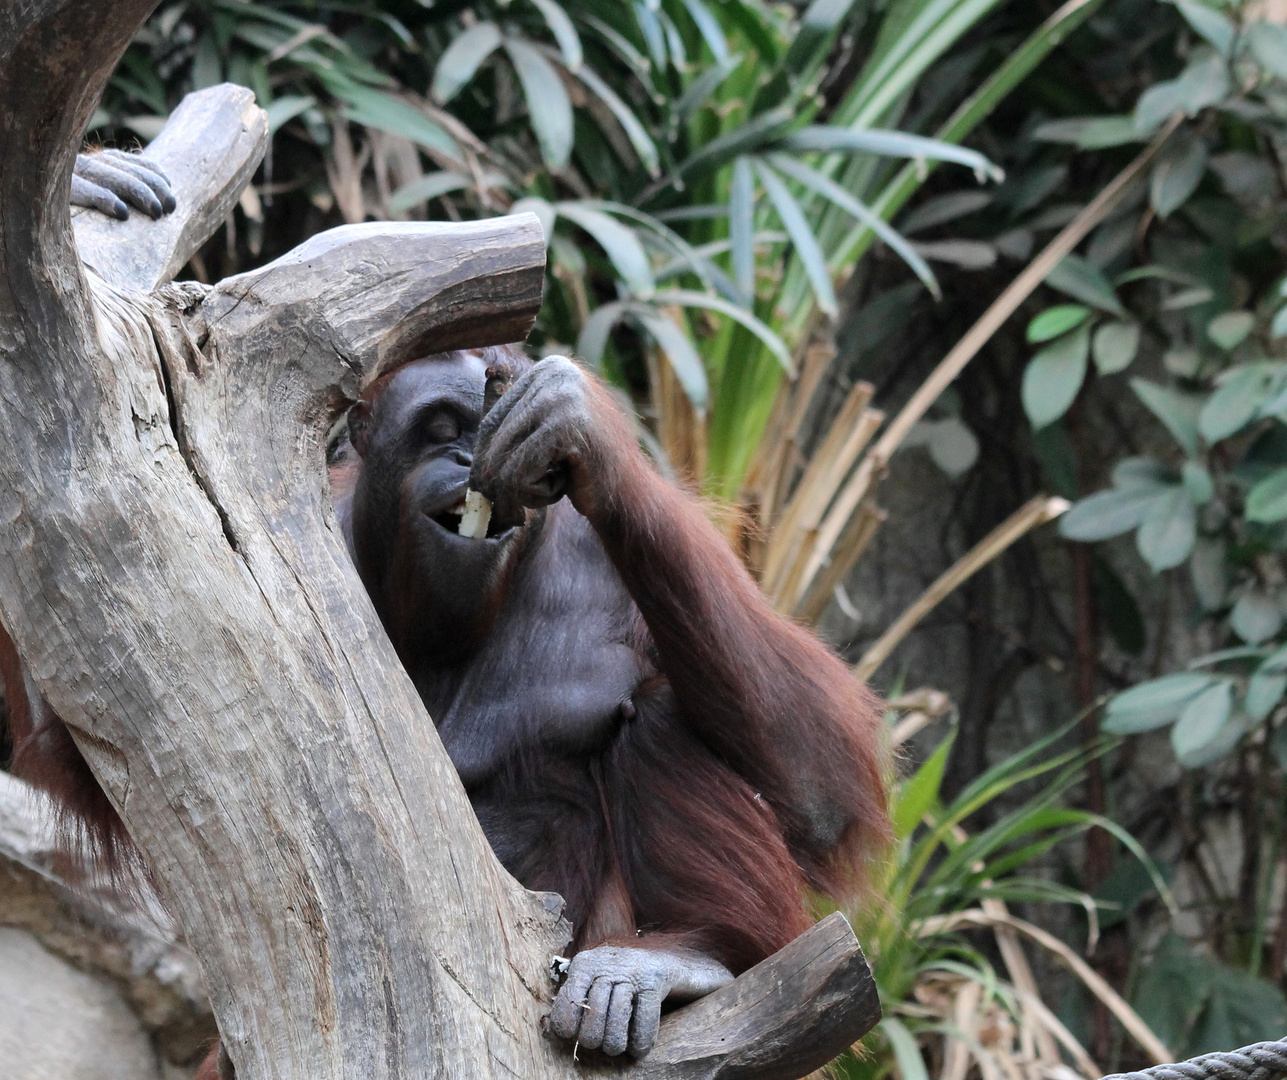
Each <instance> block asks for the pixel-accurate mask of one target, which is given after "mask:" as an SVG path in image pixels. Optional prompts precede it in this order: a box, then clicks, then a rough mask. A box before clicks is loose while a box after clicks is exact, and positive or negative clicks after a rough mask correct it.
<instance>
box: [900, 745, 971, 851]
mask: <svg viewBox="0 0 1287 1080" xmlns="http://www.w3.org/2000/svg"><path fill="white" fill-rule="evenodd" d="M954 738H955V736H954V735H951V736H948V738H946V739H944V740H943V741H942V742H941V743H939V744H938V746H937V747H936V748H935V750H934V752H933V753H932V754H930V756H929V757H927V758H926V759H925V761H924V763H923V764H922V765H921V766H920V768H918V769H917V770H916V771H915V772H914V773H912V775H911V776H909V777H908V778H907V779H906V780H904V781H903V782H902V783H901V784H899V785H898V789H897V796H896V798H895V801H894V807H893V813H892V814H891V817H892V818H893V823H894V836H895V838H896V839H898V840H905V839H907V837H909V836H911V835H912V833H913V832H914V831H915V830H916V826H917V825H919V824H920V822H921V819H922V818H923V817H924V816H925V815H926V814H927V813H929V811H930V809H931V808H932V807H933V806H934V804H935V803H936V802H938V794H939V790H940V788H941V787H942V784H943V773H944V771H945V770H946V768H947V758H948V754H949V753H950V752H951V749H952V742H953V740H954Z"/></svg>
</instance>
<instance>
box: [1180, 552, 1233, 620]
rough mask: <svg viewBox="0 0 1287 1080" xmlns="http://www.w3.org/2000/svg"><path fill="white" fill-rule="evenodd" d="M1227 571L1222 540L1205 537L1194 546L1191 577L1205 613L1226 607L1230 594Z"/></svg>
mask: <svg viewBox="0 0 1287 1080" xmlns="http://www.w3.org/2000/svg"><path fill="white" fill-rule="evenodd" d="M1226 569H1227V568H1226V566H1225V547H1224V542H1223V541H1222V540H1210V539H1207V538H1205V537H1203V538H1201V539H1199V540H1198V542H1197V543H1196V544H1194V545H1193V554H1192V555H1191V556H1190V557H1189V576H1190V577H1191V578H1192V579H1193V591H1194V593H1195V594H1196V595H1197V598H1198V604H1199V605H1200V606H1201V608H1202V610H1203V611H1205V612H1208V613H1211V612H1215V611H1219V610H1220V609H1221V608H1222V607H1224V604H1225V599H1226V598H1227V596H1228V593H1229V583H1228V580H1227V577H1226Z"/></svg>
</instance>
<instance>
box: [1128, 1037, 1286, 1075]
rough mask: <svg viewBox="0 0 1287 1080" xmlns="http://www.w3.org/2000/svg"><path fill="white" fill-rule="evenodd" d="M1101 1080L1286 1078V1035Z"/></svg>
mask: <svg viewBox="0 0 1287 1080" xmlns="http://www.w3.org/2000/svg"><path fill="white" fill-rule="evenodd" d="M1103 1080H1287V1039H1279V1040H1278V1041H1277V1042H1262V1043H1256V1044H1255V1045H1253V1046H1244V1047H1243V1048H1242V1049H1241V1050H1233V1051H1231V1052H1230V1053H1227V1054H1225V1053H1216V1054H1203V1055H1202V1056H1201V1057H1195V1058H1192V1059H1191V1060H1189V1061H1180V1062H1177V1063H1176V1064H1174V1065H1154V1066H1153V1067H1152V1068H1151V1069H1141V1070H1140V1071H1139V1072H1128V1073H1114V1074H1113V1075H1112V1076H1105V1077H1104V1078H1103Z"/></svg>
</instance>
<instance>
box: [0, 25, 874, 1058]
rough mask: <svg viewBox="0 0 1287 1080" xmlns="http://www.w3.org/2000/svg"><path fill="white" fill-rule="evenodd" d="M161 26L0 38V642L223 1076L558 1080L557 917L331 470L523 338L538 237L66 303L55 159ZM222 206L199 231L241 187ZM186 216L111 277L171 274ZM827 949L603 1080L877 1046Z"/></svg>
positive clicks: (854, 981)
mask: <svg viewBox="0 0 1287 1080" xmlns="http://www.w3.org/2000/svg"><path fill="white" fill-rule="evenodd" d="M152 5H153V0H19V2H18V3H17V4H12V5H8V6H7V7H4V8H3V9H0V131H2V132H3V133H4V136H5V137H4V139H3V140H0V155H2V157H0V396H3V399H4V401H5V402H6V408H5V409H3V410H0V619H2V620H3V622H4V624H5V625H6V626H7V627H8V629H9V630H10V632H11V634H12V636H13V638H14V640H15V642H16V643H17V645H18V648H19V650H20V652H21V653H22V655H23V657H24V659H25V660H26V661H27V662H28V663H29V665H30V666H31V670H32V673H33V677H34V678H35V679H36V681H37V683H38V684H39V686H40V687H41V689H42V691H43V692H44V693H45V695H46V696H47V697H48V698H49V700H50V702H51V704H52V705H53V707H54V708H55V709H56V710H57V711H58V712H59V714H60V715H62V716H63V717H64V718H65V719H66V720H67V721H68V723H69V725H70V727H71V729H72V731H73V734H74V736H75V737H76V739H77V742H78V744H79V745H80V746H81V748H82V750H83V752H84V753H85V756H86V759H87V760H88V761H89V763H90V765H91V767H92V768H93V770H94V772H95V774H96V776H97V777H98V778H99V780H100V782H101V783H102V784H103V785H104V788H105V789H106V790H107V792H108V794H109V795H110V797H111V798H112V800H113V802H114V803H115V805H116V806H117V808H118V809H119V811H120V813H121V815H122V818H123V819H124V821H125V823H126V825H127V826H128V828H129V830H130V832H131V834H132V835H133V837H134V838H135V840H136V842H137V843H138V844H139V846H140V848H141V850H142V851H143V853H144V855H145V857H146V859H147V861H148V864H149V866H150V868H151V870H152V873H153V875H154V877H155V879H156V881H157V882H158V884H159V886H160V888H161V890H162V893H163V895H164V897H165V899H166V901H167V904H168V906H169V908H170V910H171V911H172V912H173V913H174V915H175V916H176V918H177V919H178V921H179V923H180V925H181V927H182V929H183V932H184V935H185V937H186V938H187V940H188V942H189V943H190V944H191V945H192V947H193V949H194V951H195V952H196V954H197V955H198V956H199V957H200V959H201V962H202V965H203V967H204V970H205V975H206V979H207V983H208V985H209V988H210V991H211V996H212V1004H213V1006H214V1011H215V1015H216V1018H217V1020H218V1023H219V1027H220V1031H221V1033H222V1035H223V1038H224V1042H225V1046H226V1047H227V1050H228V1052H229V1055H230V1057H231V1059H232V1061H233V1063H234V1065H235V1066H236V1070H237V1075H238V1077H240V1080H261V1078H281V1080H306V1078H307V1080H340V1078H341V1077H345V1078H347V1077H356V1076H360V1077H362V1078H364V1080H386V1078H387V1080H428V1078H429V1077H435V1078H447V1080H454V1078H466V1077H467V1078H470V1080H473V1078H477V1077H505V1076H521V1077H524V1078H529V1080H545V1078H551V1080H553V1078H559V1080H564V1078H571V1077H573V1076H577V1075H581V1074H583V1073H584V1072H585V1071H587V1067H583V1066H581V1065H578V1064H576V1063H575V1062H573V1061H572V1059H571V1058H570V1056H569V1054H568V1052H567V1048H566V1047H564V1046H561V1045H555V1044H554V1043H553V1042H551V1041H550V1040H547V1039H546V1038H544V1037H543V1035H542V1034H541V1020H542V1018H543V1016H544V1014H545V1012H547V1011H548V1001H549V998H550V995H551V992H552V984H551V983H550V981H549V977H548V974H547V965H548V960H549V957H550V955H551V954H552V953H553V952H554V951H557V950H558V949H560V948H561V947H562V946H563V944H564V942H565V941H566V938H567V927H566V924H565V923H562V922H561V920H560V919H559V908H560V906H561V905H560V902H559V901H558V899H557V898H553V897H549V896H545V895H537V894H532V893H528V892H526V891H525V890H523V889H521V888H520V887H519V886H518V885H517V883H516V882H514V881H513V879H512V878H510V877H509V876H508V875H507V874H506V873H505V872H504V871H503V869H501V867H500V866H499V864H498V863H497V861H496V859H495V857H494V856H493V854H492V852H491V850H490V848H489V847H488V845H487V842H486V839H485V838H484V836H483V834H482V831H481V829H480V828H479V826H478V823H477V820H476V819H475V817H474V815H473V812H472V810H471V808H470V805H469V801H468V798H467V797H466V795H465V792H464V790H463V788H462V786H461V784H460V782H459V778H458V777H457V776H456V773H455V770H454V768H453V767H452V765H451V762H450V760H449V759H448V758H447V755H446V753H445V751H444V750H443V747H442V744H441V742H440V741H439V739H438V738H437V735H436V732H435V731H434V728H433V724H432V722H431V721H430V720H429V718H428V716H427V715H426V714H425V711H424V707H423V705H422V704H421V702H420V700H419V697H418V696H417V694H416V692H415V689H414V687H413V686H412V685H411V682H410V680H409V679H408V678H407V676H406V674H405V672H404V671H403V670H402V668H401V666H400V665H399V664H398V662H397V658H396V655H395V654H394V651H393V648H392V646H391V645H390V643H389V641H388V638H387V636H386V635H385V634H384V632H383V630H382V628H381V626H380V624H379V621H378V619H377V617H376V615H375V613H374V611H373V609H372V607H371V604H370V602H369V600H368V598H367V597H366V594H365V592H364V590H363V589H362V586H361V583H360V581H359V580H358V578H357V575H356V573H355V571H354V569H353V567H352V564H351V562H350V561H349V558H348V555H347V552H346V551H345V548H344V545H343V542H342V540H341V538H340V535H339V530H338V528H337V527H336V522H335V518H334V512H333V509H332V507H331V503H330V498H329V491H328V488H327V483H326V477H325V467H324V461H323V454H322V450H321V445H322V439H323V433H324V431H325V430H326V428H327V426H328V425H329V423H330V422H331V420H332V418H333V417H334V416H335V415H336V414H337V412H338V410H339V409H341V408H342V407H343V406H344V405H345V404H346V403H347V402H348V401H350V400H352V398H353V396H354V395H355V394H356V393H357V392H359V390H360V389H361V388H362V387H363V386H365V385H366V384H367V383H368V382H369V381H370V380H372V379H373V378H376V377H378V375H380V374H381V373H383V372H384V371H386V370H389V369H390V368H391V367H393V366H395V365H397V364H398V363H401V362H403V361H405V360H407V359H410V358H412V357H414V356H416V355H419V354H422V353H425V352H431V351H436V350H440V349H444V348H449V347H452V346H460V345H485V344H491V343H499V342H504V341H512V340H516V339H519V338H522V337H523V336H525V334H526V331H527V328H528V327H529V326H530V324H531V321H532V319H533V318H534V316H535V313H536V310H537V307H538V306H539V303H540V293H541V283H542V278H543V266H544V244H543V238H542V236H541V232H540V228H539V225H538V223H537V222H536V221H535V219H534V218H532V217H530V216H523V215H520V216H517V217H510V218H501V219H493V220H490V221H484V222H477V223H471V224H465V225H442V224H401V225H384V224H380V225H365V226H349V227H346V228H342V229H338V230H333V231H331V232H329V233H325V234H322V235H321V236H319V237H315V238H314V239H312V240H310V241H309V242H308V243H306V244H304V245H302V246H301V247H300V248H299V249H297V250H296V251H294V252H292V253H290V254H289V255H287V256H285V257H284V258H282V259H280V260H278V261H277V262H275V263H273V264H270V265H269V266H267V267H264V268H262V269H260V270H257V271H254V272H252V273H250V274H245V275H240V276H239V277H236V278H232V279H229V280H228V281H226V282H223V283H221V284H220V285H219V286H217V287H215V288H213V289H212V288H208V287H205V286H200V285H195V284H191V283H187V284H176V285H168V286H163V287H161V288H160V289H158V290H156V291H155V292H154V293H152V294H150V295H147V294H141V293H137V292H133V291H129V290H124V291H123V290H122V289H121V288H118V287H117V286H116V285H114V284H112V283H111V282H107V281H103V280H101V279H99V278H97V277H95V276H93V275H89V276H86V275H85V274H84V273H83V271H82V268H81V264H80V262H79V260H78V258H77V255H76V251H75V249H74V247H73V242H72V231H71V227H70V219H69V214H68V210H67V189H68V186H69V181H70V167H71V160H72V155H73V154H74V151H75V149H76V139H77V138H78V136H79V132H80V131H81V129H82V127H83V124H84V122H85V120H86V118H87V117H88V115H89V111H90V109H92V107H93V105H94V103H95V100H96V98H97V95H98V93H99V91H100V90H101V86H102V83H103V81H104V80H105V78H106V75H107V72H108V71H109V70H110V67H111V65H112V63H113V62H114V61H115V59H116V57H117V56H118V55H119V54H120V52H121V51H122V50H123V48H124V46H125V44H126V42H127V41H128V38H129V35H130V33H131V32H132V31H133V29H134V28H135V27H136V26H137V25H138V23H139V22H140V21H141V20H142V18H143V17H144V16H145V15H146V14H147V12H148V11H149V10H150V8H151V7H152ZM51 118H55V119H52V120H51ZM253 128H254V119H253V116H252V117H251V120H250V122H249V123H248V124H247V125H246V130H247V131H251V130H253ZM164 138H165V136H164V135H163V136H162V137H161V138H160V139H158V142H162V140H164ZM251 143H253V140H251ZM234 144H235V145H240V146H243V147H244V146H246V145H247V143H246V140H245V139H242V140H240V141H237V140H234ZM163 145H165V144H164V143H163ZM175 146H176V152H177V153H179V154H180V156H181V154H182V151H181V147H179V146H178V144H177V143H176V144H175ZM229 152H230V153H232V152H233V151H229ZM245 160H248V159H245ZM243 166H244V161H243ZM222 175H223V176H225V177H230V178H231V179H225V180H224V181H221V182H218V183H212V184H210V185H208V188H207V190H208V192H209V194H208V195H207V198H208V200H209V202H208V206H211V207H216V208H217V207H218V206H221V205H223V204H224V202H226V201H227V200H229V199H232V198H235V197H236V190H237V188H236V183H237V180H236V178H237V177H239V176H241V177H244V176H248V171H246V169H245V168H244V167H240V166H239V167H237V168H232V167H229V168H228V169H225V170H224V172H223V173H222ZM242 182H244V180H243V181H242ZM207 208H208V207H207V203H201V202H192V203H189V204H188V205H187V206H186V207H184V208H182V209H181V212H182V213H183V214H184V215H186V216H185V218H184V222H182V223H176V227H175V228H174V229H172V230H171V231H170V233H168V234H167V235H169V236H170V239H168V240H165V241H164V242H163V243H160V244H158V245H157V246H156V248H155V250H154V251H153V254H152V255H150V256H149V258H148V259H146V260H142V261H141V262H139V263H137V264H132V265H131V266H129V267H128V273H123V274H122V276H121V277H120V278H119V279H118V280H119V282H123V283H126V284H134V283H138V282H140V281H149V280H163V279H164V278H165V277H166V276H167V274H169V273H171V272H173V269H174V267H175V264H176V261H178V260H181V259H183V258H186V254H185V253H184V249H185V247H186V246H189V245H191V244H193V243H199V242H200V240H199V239H196V237H198V236H199V234H200V233H201V231H202V229H203V228H207V227H210V225H211V223H212V222H217V217H216V215H215V213H213V212H206V211H207ZM193 222H204V223H205V224H204V225H202V226H201V227H196V226H193V225H192V223H193ZM117 236H118V237H120V238H124V237H126V236H127V234H126V233H125V232H123V231H121V232H118V233H117ZM202 239H204V237H202ZM118 242H119V241H118ZM96 250H97V251H98V254H97V255H96V256H95V258H97V259H98V261H99V262H100V263H103V262H108V263H110V261H111V259H112V255H111V249H110V246H100V247H99V248H98V249H96ZM87 251H88V247H87ZM121 265H122V266H123V267H124V266H125V262H124V260H123V261H122V263H121ZM109 272H110V271H109ZM840 922H842V920H841V921H840ZM840 922H837V921H835V920H831V921H828V922H824V923H823V924H822V926H821V927H820V928H818V929H815V931H814V932H813V934H811V935H805V937H803V938H801V939H800V940H799V941H798V942H797V943H793V945H792V946H789V947H788V948H787V949H786V950H783V952H782V953H780V954H778V956H776V957H773V958H771V959H770V960H769V961H766V963H765V964H764V965H761V966H760V967H758V968H756V969H755V970H754V971H752V972H748V973H747V974H746V975H744V976H743V977H742V978H741V979H739V980H737V981H736V982H735V983H734V984H733V985H732V986H731V987H729V988H726V989H725V990H722V991H720V992H719V993H718V994H715V995H712V996H711V997H710V998H708V999H705V1000H703V1001H702V1002H698V1003H696V1004H694V1005H692V1006H689V1007H688V1008H687V1009H684V1010H681V1011H680V1012H678V1013H676V1014H675V1015H674V1016H673V1017H671V1018H670V1019H668V1021H667V1023H666V1027H665V1033H664V1035H663V1037H662V1041H661V1043H660V1044H659V1046H658V1048H657V1050H656V1051H655V1052H654V1055H653V1056H652V1057H650V1058H649V1059H648V1060H647V1061H646V1062H644V1063H643V1064H641V1065H635V1066H632V1065H630V1064H628V1063H620V1064H614V1065H611V1066H603V1068H607V1069H610V1070H611V1071H614V1072H626V1073H631V1074H638V1075H641V1076H643V1075H646V1076H650V1077H651V1076H656V1077H661V1076H673V1077H685V1078H687V1077H698V1076H701V1077H733V1076H757V1077H765V1078H781V1080H789V1078H791V1077H795V1076H799V1075H802V1072H804V1071H808V1070H809V1069H810V1068H812V1067H813V1066H814V1064H816V1063H819V1062H820V1061H821V1060H822V1059H821V1058H819V1057H818V1055H819V1054H821V1053H824V1052H825V1053H826V1054H827V1055H828V1056H829V1055H830V1054H832V1053H834V1052H836V1051H838V1050H839V1049H842V1048H843V1045H844V1044H845V1040H847V1039H849V1038H851V1037H854V1036H856V1034H858V1033H859V1029H860V1028H861V1027H863V1025H864V1024H867V1023H869V1022H870V1018H871V1015H872V1013H871V1009H870V1005H869V1001H868V997H867V996H864V995H866V994H867V993H868V991H863V993H862V994H859V993H857V992H856V990H855V988H856V987H858V985H859V982H860V981H861V980H859V979H858V975H859V974H860V965H861V954H860V952H858V950H857V947H856V943H855V942H853V939H852V934H851V933H850V934H848V938H847V939H845V933H847V932H848V931H847V927H844V928H843V932H842V928H841V926H840ZM819 942H821V943H822V944H821V945H820V944H819ZM793 1033H794V1034H793ZM795 1035H798V1036H799V1037H798V1038H796V1037H795ZM588 1068H589V1070H590V1071H593V1070H594V1069H596V1068H599V1067H598V1066H588Z"/></svg>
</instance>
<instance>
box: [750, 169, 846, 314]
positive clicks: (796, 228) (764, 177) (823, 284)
mask: <svg viewBox="0 0 1287 1080" xmlns="http://www.w3.org/2000/svg"><path fill="white" fill-rule="evenodd" d="M756 171H757V172H758V173H759V174H760V183H762V184H763V185H764V190H765V191H766V192H767V193H768V196H769V201H770V202H772V203H773V208H774V209H775V210H776V211H777V212H778V218H779V219H780V220H781V222H782V225H783V227H784V228H785V229H786V231H787V235H788V236H789V237H791V243H792V244H794V245H795V252H796V255H797V256H798V257H799V259H800V262H801V264H802V265H803V266H804V270H805V273H806V274H807V275H808V277H809V283H810V284H811V285H812V286H813V295H814V298H815V300H816V301H817V304H818V310H819V311H821V312H822V313H823V314H824V315H828V316H831V317H832V318H834V317H835V315H836V311H837V305H836V291H835V289H834V287H833V286H832V284H831V272H830V271H829V270H828V269H827V260H826V259H825V258H824V257H823V254H822V249H821V248H820V247H819V246H818V241H817V238H816V237H815V236H814V235H813V228H812V227H811V226H810V225H809V222H808V220H807V219H806V218H805V216H804V211H803V210H801V209H800V204H799V203H798V202H796V201H795V196H794V195H792V194H791V192H790V191H788V190H787V186H786V185H785V184H784V183H782V181H781V180H780V179H778V175H777V173H775V172H774V171H773V170H772V169H770V168H769V167H768V166H767V165H765V164H764V163H763V162H756Z"/></svg>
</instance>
